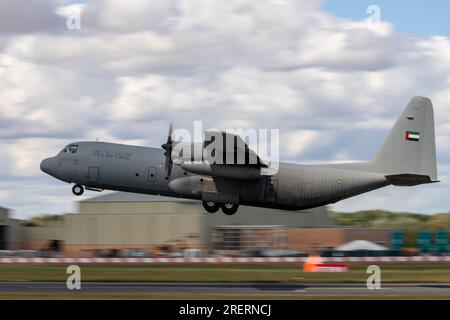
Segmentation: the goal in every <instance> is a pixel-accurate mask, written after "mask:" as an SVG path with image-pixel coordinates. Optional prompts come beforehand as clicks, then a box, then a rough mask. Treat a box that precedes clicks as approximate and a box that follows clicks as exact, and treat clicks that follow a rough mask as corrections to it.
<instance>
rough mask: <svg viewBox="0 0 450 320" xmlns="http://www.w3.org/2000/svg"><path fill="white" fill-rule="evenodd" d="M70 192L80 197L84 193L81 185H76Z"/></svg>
mask: <svg viewBox="0 0 450 320" xmlns="http://www.w3.org/2000/svg"><path fill="white" fill-rule="evenodd" d="M72 192H73V194H74V195H76V196H81V195H82V194H83V193H84V188H83V186H82V185H81V184H76V185H74V186H73V187H72Z"/></svg>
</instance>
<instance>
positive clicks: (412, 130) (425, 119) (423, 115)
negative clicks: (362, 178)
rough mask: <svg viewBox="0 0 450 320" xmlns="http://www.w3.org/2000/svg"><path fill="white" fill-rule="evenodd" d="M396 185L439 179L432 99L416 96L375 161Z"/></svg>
mask: <svg viewBox="0 0 450 320" xmlns="http://www.w3.org/2000/svg"><path fill="white" fill-rule="evenodd" d="M370 167H371V169H372V170H373V171H376V172H380V173H384V174H385V175H386V178H387V179H388V180H389V181H390V182H391V183H392V184H394V185H407V186H410V185H417V184H422V183H431V182H436V181H437V169H436V144H435V137H434V115H433V105H432V103H431V100H430V99H428V98H423V97H414V98H412V99H411V101H410V102H409V103H408V105H407V106H406V108H405V110H404V111H403V113H402V114H401V116H400V118H399V119H398V120H397V122H396V123H395V125H394V127H393V128H392V130H391V132H390V133H389V135H388V137H387V138H386V140H385V142H384V144H383V146H382V147H381V149H380V150H379V151H378V153H377V154H376V155H375V158H374V159H373V160H372V161H371V163H370Z"/></svg>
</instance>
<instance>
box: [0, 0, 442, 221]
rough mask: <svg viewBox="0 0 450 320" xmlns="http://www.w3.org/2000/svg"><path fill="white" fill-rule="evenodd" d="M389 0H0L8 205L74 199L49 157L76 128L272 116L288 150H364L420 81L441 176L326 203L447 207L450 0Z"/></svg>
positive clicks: (316, 156) (137, 128) (372, 147)
mask: <svg viewBox="0 0 450 320" xmlns="http://www.w3.org/2000/svg"><path fill="white" fill-rule="evenodd" d="M392 2H393V1H378V2H377V1H371V2H369V1H367V2H366V1H352V0H348V1H341V0H339V1H337V0H330V1H326V2H323V1H319V0H303V1H297V0H265V1H263V0H262V1H249V0H229V1H220V0H217V1H213V0H178V1H175V0H165V1H156V0H155V1H147V2H144V1H141V0H128V1H119V0H108V1H106V0H104V1H101V0H97V1H95V0H93V1H68V0H40V1H27V0H2V1H1V2H0V165H1V171H0V205H1V206H4V207H9V208H12V209H14V212H15V216H16V217H27V216H32V215H36V214H38V213H42V212H49V213H63V212H71V211H74V210H76V205H75V202H74V201H75V200H76V199H75V198H74V196H73V195H72V193H71V188H70V186H69V185H67V184H64V183H62V182H58V181H56V180H54V179H52V178H51V177H49V176H46V175H44V174H43V173H41V172H40V170H39V163H40V161H41V159H42V158H44V157H47V156H52V155H54V154H56V153H57V152H58V151H59V150H60V149H61V148H62V147H63V146H64V145H65V144H67V143H68V142H70V141H74V140H87V139H97V138H99V139H100V140H102V141H113V142H122V143H133V144H142V145H149V146H157V145H160V144H161V142H162V141H163V140H164V139H165V135H166V132H167V127H168V124H169V122H170V120H173V121H174V124H175V125H176V126H183V127H186V128H192V126H193V121H194V120H202V121H204V122H205V126H207V127H219V128H233V127H234V128H236V127H239V128H279V129H280V136H281V141H282V145H281V150H280V153H281V158H282V159H283V160H289V161H295V162H299V163H320V162H330V161H346V160H367V159H370V158H371V157H372V156H373V154H374V153H375V151H376V150H377V149H378V147H379V146H380V145H381V144H382V142H383V139H384V137H385V135H386V133H387V132H388V130H389V129H390V127H391V126H392V125H393V122H394V121H395V120H396V118H397V117H398V115H399V114H400V112H401V111H402V109H403V108H404V107H405V105H406V104H407V102H408V101H409V99H410V97H411V96H414V95H423V96H428V97H430V98H431V99H432V100H433V103H434V106H435V116H436V137H437V149H438V163H439V167H438V171H439V177H440V179H441V180H442V182H441V183H440V184H436V185H431V186H422V187H417V188H412V189H408V188H394V187H389V188H386V189H383V190H379V191H376V192H373V193H370V194H367V195H363V196H360V197H356V198H354V199H349V200H346V201H343V202H341V203H339V204H337V205H335V206H334V207H333V208H334V209H337V210H346V211H353V210H359V209H372V208H382V209H389V210H396V211H415V212H428V213H433V212H443V211H448V210H449V209H450V197H449V196H448V193H449V190H450V189H449V187H450V183H449V182H448V181H449V178H450V148H448V146H449V144H450V123H449V121H450V108H449V103H450V41H449V38H448V36H449V35H448V30H449V28H448V23H445V22H443V21H444V20H443V19H444V18H445V17H444V16H442V14H443V13H444V12H447V13H448V12H449V9H450V8H449V5H448V4H443V3H442V1H434V0H430V1H427V2H426V4H427V5H421V6H420V5H416V4H410V3H409V2H407V1H395V4H393V3H392ZM372 3H374V4H376V5H378V7H379V8H380V12H379V13H380V18H381V21H380V22H377V20H376V19H375V18H377V16H375V15H374V13H373V11H371V12H372V13H369V14H367V12H366V9H367V7H368V5H369V4H372ZM80 10H82V13H81V16H80V17H81V19H80V26H81V28H80V29H78V28H77V22H78V20H77V19H73V17H76V16H77V15H76V13H77V12H79V11H80ZM368 16H371V17H372V19H371V20H370V21H372V23H368V22H367V21H366V19H367V17H368ZM67 17H69V18H70V19H69V23H67ZM440 17H442V19H440ZM373 22H375V23H373ZM68 25H69V27H70V28H68V27H67V26H68ZM74 27H75V28H74ZM92 195H95V194H92V193H89V192H88V193H87V196H92ZM77 200H78V199H77Z"/></svg>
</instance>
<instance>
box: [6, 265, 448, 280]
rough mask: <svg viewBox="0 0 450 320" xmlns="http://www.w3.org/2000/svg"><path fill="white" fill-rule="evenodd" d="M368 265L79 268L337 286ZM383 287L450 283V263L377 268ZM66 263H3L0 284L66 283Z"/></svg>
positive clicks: (102, 276) (110, 276) (105, 273)
mask: <svg viewBox="0 0 450 320" xmlns="http://www.w3.org/2000/svg"><path fill="white" fill-rule="evenodd" d="M368 265H369V264H352V265H351V272H348V273H305V272H303V271H302V270H301V268H302V266H301V265H298V264H230V265H228V264H222V265H208V264H203V265H198V264H176V265H167V264H157V265H137V264H132V265H117V264H114V265H112V264H111V265H106V264H94V265H92V264H86V265H80V267H81V278H82V281H113V282H114V281H117V282H138V281H142V282H289V283H292V282H339V283H361V282H365V281H366V279H367V277H368V275H367V274H366V268H367V266H368ZM379 266H380V267H381V271H382V274H381V277H382V282H383V283H389V282H391V283H392V282H399V283H407V282H421V283H426V282H429V283H439V282H449V283H450V265H448V264H438V263H434V264H433V263H428V264H407V263H405V264H388V263H386V264H379ZM66 268H67V266H66V265H27V264H14V265H12V264H11V265H10V264H3V265H0V281H66V279H67V277H68V275H67V274H66Z"/></svg>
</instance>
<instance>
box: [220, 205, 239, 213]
mask: <svg viewBox="0 0 450 320" xmlns="http://www.w3.org/2000/svg"><path fill="white" fill-rule="evenodd" d="M220 207H221V208H222V211H223V213H225V214H226V215H227V216H232V215H233V214H235V213H236V212H237V211H238V208H239V205H238V204H232V203H223V204H222V205H221V206H220Z"/></svg>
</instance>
